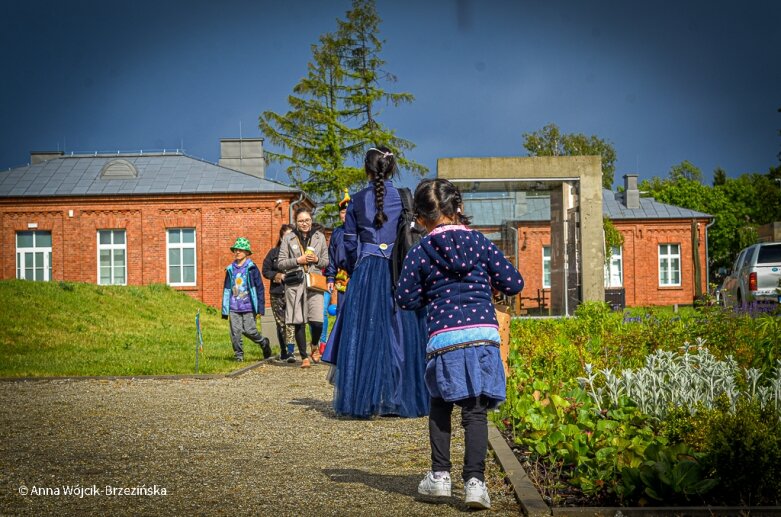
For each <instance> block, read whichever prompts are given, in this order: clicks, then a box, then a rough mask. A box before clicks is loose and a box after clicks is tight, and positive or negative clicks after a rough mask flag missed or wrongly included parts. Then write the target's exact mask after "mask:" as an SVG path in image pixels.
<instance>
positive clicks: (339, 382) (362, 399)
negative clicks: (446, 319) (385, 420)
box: [324, 181, 429, 418]
mask: <svg viewBox="0 0 781 517" xmlns="http://www.w3.org/2000/svg"><path fill="white" fill-rule="evenodd" d="M384 199H385V203H384V211H385V214H386V215H387V216H388V221H387V222H386V223H385V224H384V225H383V226H382V228H380V229H376V228H374V226H373V225H372V222H373V220H374V212H375V204H374V186H373V185H372V186H369V187H368V188H365V189H363V190H362V191H360V192H358V193H357V194H356V195H355V196H353V198H352V201H351V202H350V206H349V208H348V209H347V217H346V218H345V223H344V232H345V233H344V249H345V253H346V257H347V263H346V265H347V266H348V267H347V271H348V272H349V273H350V285H349V287H348V291H349V295H348V296H346V297H345V304H344V306H343V307H341V309H340V311H339V316H338V317H337V320H336V323H335V324H334V328H333V329H332V336H331V338H332V339H329V347H327V348H326V353H325V354H324V357H329V358H330V362H331V363H332V364H335V367H334V371H333V372H332V373H333V378H332V381H333V384H334V401H333V405H334V410H335V411H336V413H337V414H339V415H349V416H353V417H358V418H367V417H370V416H372V415H398V416H402V417H419V416H425V415H428V410H429V395H428V391H427V389H426V385H425V381H424V379H423V374H424V372H425V366H426V365H425V363H426V361H425V359H426V353H425V348H426V341H427V333H426V324H425V312H424V311H422V310H418V311H405V310H401V309H400V308H399V307H398V306H397V305H396V304H395V303H394V301H393V296H392V291H391V276H390V260H389V259H390V256H391V250H392V247H393V242H394V241H395V239H396V228H397V225H398V220H399V216H400V215H401V199H400V198H399V193H398V191H397V190H396V188H395V187H394V186H393V184H392V183H391V182H390V181H386V182H385V198H384ZM329 348H331V349H330V350H329Z"/></svg>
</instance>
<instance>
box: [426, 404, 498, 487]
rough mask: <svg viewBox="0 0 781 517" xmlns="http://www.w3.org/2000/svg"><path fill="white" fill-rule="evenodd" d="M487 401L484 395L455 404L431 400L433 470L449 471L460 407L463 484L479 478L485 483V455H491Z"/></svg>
mask: <svg viewBox="0 0 781 517" xmlns="http://www.w3.org/2000/svg"><path fill="white" fill-rule="evenodd" d="M488 404H489V401H488V398H487V397H485V396H483V395H481V396H479V397H470V398H466V399H463V400H457V401H455V402H445V400H443V399H441V398H434V397H432V398H431V411H430V412H429V416H428V435H429V441H430V442H431V470H432V471H433V472H438V471H439V472H441V471H447V472H450V469H451V467H452V465H451V463H450V435H451V421H450V420H451V419H450V415H451V414H452V412H453V405H458V406H460V407H461V426H462V427H463V428H464V441H465V442H466V443H465V450H464V471H463V473H462V477H463V479H464V481H468V480H469V479H470V478H473V477H474V478H477V479H479V480H480V481H485V455H486V453H487V452H488Z"/></svg>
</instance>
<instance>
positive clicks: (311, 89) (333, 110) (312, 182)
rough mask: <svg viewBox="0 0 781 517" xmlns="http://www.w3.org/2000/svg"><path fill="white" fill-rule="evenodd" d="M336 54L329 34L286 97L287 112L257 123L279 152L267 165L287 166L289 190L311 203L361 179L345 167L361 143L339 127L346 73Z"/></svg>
mask: <svg viewBox="0 0 781 517" xmlns="http://www.w3.org/2000/svg"><path fill="white" fill-rule="evenodd" d="M337 50H338V44H337V42H336V39H335V38H334V36H333V35H332V34H325V35H323V36H321V37H320V43H319V45H312V61H310V62H309V63H308V65H307V75H306V77H304V78H303V79H301V81H299V82H298V84H296V85H295V87H294V88H293V94H292V95H290V96H288V104H289V105H290V110H289V111H288V112H287V113H285V114H284V115H279V114H277V113H274V112H273V111H265V112H263V114H262V115H261V116H260V118H259V125H260V130H261V131H262V132H263V134H264V135H265V137H266V138H267V139H268V140H269V142H271V143H272V144H274V145H277V146H280V147H282V148H283V151H281V152H275V151H271V150H267V151H266V155H267V156H268V158H269V160H271V161H282V162H287V163H288V166H287V169H286V171H287V173H288V176H290V179H291V182H292V184H293V185H294V186H295V187H297V188H300V189H301V190H303V191H304V192H306V193H307V194H309V195H310V196H312V197H313V198H314V199H315V200H319V199H322V198H324V197H325V196H327V195H329V194H331V193H335V192H341V190H342V189H343V188H345V187H348V186H350V185H352V184H354V183H355V182H356V181H360V180H361V179H362V177H363V171H362V170H361V169H358V168H356V167H351V166H349V165H347V164H346V163H345V158H346V157H347V156H350V155H351V154H353V153H355V151H356V149H357V146H358V145H359V143H358V142H357V141H356V140H355V137H354V133H353V131H352V130H351V129H350V128H349V127H347V126H345V124H344V123H343V121H344V119H345V113H344V109H343V105H344V101H343V97H344V92H345V86H344V73H343V70H342V67H341V62H340V59H339V57H338V52H337ZM285 151H287V152H285Z"/></svg>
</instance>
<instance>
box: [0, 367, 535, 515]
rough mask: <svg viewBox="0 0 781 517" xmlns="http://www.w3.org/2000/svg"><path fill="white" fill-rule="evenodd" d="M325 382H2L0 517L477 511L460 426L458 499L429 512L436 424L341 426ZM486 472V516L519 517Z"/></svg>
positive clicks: (294, 374) (261, 372) (382, 421)
mask: <svg viewBox="0 0 781 517" xmlns="http://www.w3.org/2000/svg"><path fill="white" fill-rule="evenodd" d="M325 373H326V367H325V366H316V367H314V368H311V369H310V370H301V369H299V368H293V367H287V366H276V365H262V366H259V367H258V368H255V369H254V370H251V371H250V372H248V373H246V374H245V375H242V376H240V377H236V378H219V379H209V380H198V379H184V380H150V379H145V380H137V379H133V380H83V381H64V380H56V381H34V382H2V383H0V514H2V515H295V516H299V515H310V516H316V515H340V516H341V515H374V516H385V515H390V516H395V515H398V516H402V515H403V516H412V515H458V514H462V513H465V512H467V511H470V510H469V509H468V508H467V507H466V506H465V505H464V504H463V484H462V483H461V481H460V469H461V466H462V458H463V433H461V432H460V431H461V429H460V425H459V422H460V416H459V415H458V414H455V415H454V417H453V418H454V430H456V429H457V430H458V432H457V433H456V434H455V436H454V443H453V450H452V454H453V464H454V469H453V472H454V473H455V475H454V478H453V481H454V483H453V484H454V495H453V497H452V498H450V499H448V500H446V501H444V502H440V503H438V504H434V503H431V502H427V501H425V500H423V499H421V498H419V496H418V495H417V483H418V481H419V480H420V479H421V478H422V476H423V474H424V473H425V471H426V470H427V469H428V465H429V449H428V433H427V420H426V419H425V418H418V419H399V418H376V419H372V420H368V421H361V420H350V419H342V418H337V417H336V416H335V415H334V413H333V411H332V409H331V405H330V400H331V395H332V389H331V387H330V386H329V385H328V384H327V383H326V381H325ZM487 464H488V472H487V474H488V483H489V489H490V493H491V498H492V502H493V508H492V509H491V510H490V511H489V512H483V514H484V515H489V514H490V515H494V514H498V515H518V514H519V513H520V511H521V510H520V507H519V506H518V504H517V503H516V501H515V499H514V496H513V495H512V491H511V489H510V487H508V486H507V485H505V484H504V483H503V481H502V474H501V473H500V471H499V469H498V467H497V465H496V463H495V462H494V461H493V459H492V457H490V454H489V460H488V462H487ZM80 489H81V492H80ZM25 490H26V491H27V492H28V493H27V495H26V496H25V495H21V494H20V492H24V491H25ZM66 491H72V492H71V493H70V494H66ZM163 491H165V495H162V492H163ZM47 492H48V493H47ZM57 492H59V495H58V494H57ZM112 492H113V493H112ZM134 492H135V493H134ZM155 492H157V494H155ZM80 495H81V497H80Z"/></svg>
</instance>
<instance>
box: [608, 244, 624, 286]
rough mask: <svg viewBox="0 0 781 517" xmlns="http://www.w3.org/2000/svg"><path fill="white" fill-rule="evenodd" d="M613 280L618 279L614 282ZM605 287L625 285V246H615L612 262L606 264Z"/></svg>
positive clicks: (611, 257)
mask: <svg viewBox="0 0 781 517" xmlns="http://www.w3.org/2000/svg"><path fill="white" fill-rule="evenodd" d="M613 280H617V282H614V281H613ZM605 287H606V288H611V287H624V247H623V246H613V253H612V254H611V256H610V263H609V264H605Z"/></svg>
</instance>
